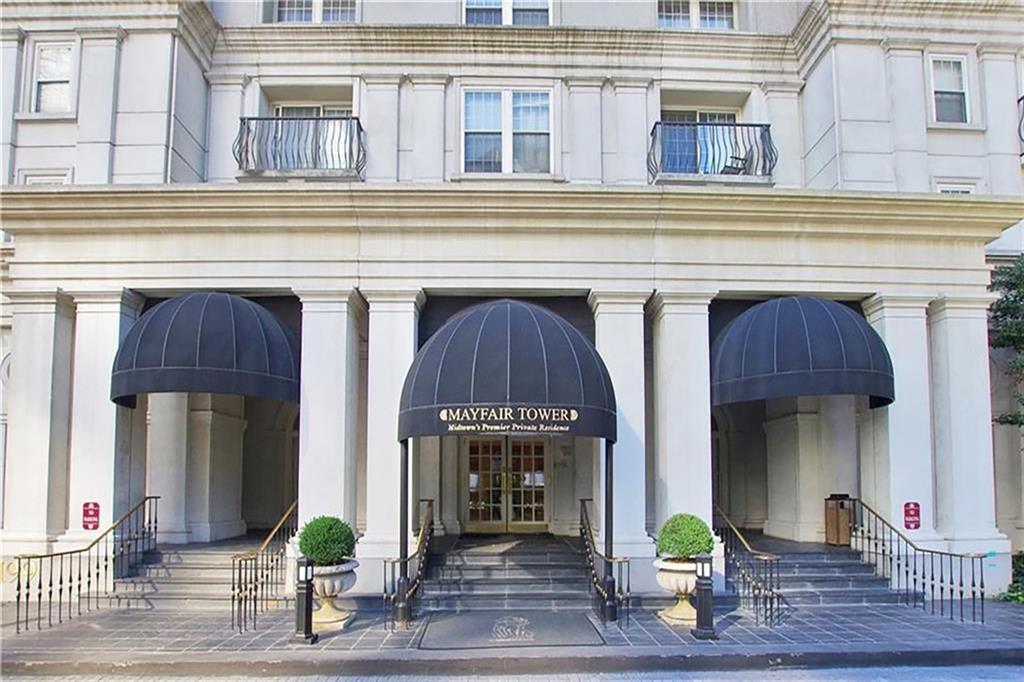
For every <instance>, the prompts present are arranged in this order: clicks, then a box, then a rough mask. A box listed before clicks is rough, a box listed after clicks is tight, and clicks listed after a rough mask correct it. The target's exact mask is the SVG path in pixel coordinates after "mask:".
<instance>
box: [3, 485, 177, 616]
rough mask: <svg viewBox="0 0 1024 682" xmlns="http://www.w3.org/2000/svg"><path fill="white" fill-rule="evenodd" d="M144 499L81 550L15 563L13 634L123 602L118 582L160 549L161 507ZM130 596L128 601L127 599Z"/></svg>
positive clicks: (20, 559) (150, 498)
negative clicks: (159, 519) (33, 625)
mask: <svg viewBox="0 0 1024 682" xmlns="http://www.w3.org/2000/svg"><path fill="white" fill-rule="evenodd" d="M159 499H160V497H159V496H156V495H150V496H147V497H144V498H142V499H141V500H139V502H137V503H136V504H135V506H133V507H132V508H131V509H129V510H128V511H127V512H125V513H124V514H123V515H122V516H121V517H120V518H119V519H117V520H116V521H114V523H112V524H111V525H110V527H108V528H107V529H106V530H104V531H103V532H102V533H100V534H99V535H98V536H97V537H96V539H95V540H93V541H92V542H90V543H89V544H88V545H86V546H85V547H83V548H82V549H74V550H69V551H66V552H52V553H50V554H32V555H27V554H23V555H20V556H16V557H14V562H15V564H16V570H15V578H14V595H15V602H16V604H15V632H18V633H20V632H21V631H22V630H28V629H30V628H31V624H32V622H33V621H35V626H36V629H37V630H42V629H43V622H44V621H45V622H46V625H47V627H53V625H54V618H55V617H56V622H57V624H60V623H63V622H64V621H65V620H71V619H72V618H73V617H75V616H81V615H82V611H83V609H84V610H85V611H86V612H88V611H92V610H93V609H94V608H100V607H101V606H102V604H103V603H104V602H106V603H107V605H108V606H112V605H114V602H116V601H119V600H120V595H118V594H117V579H118V578H124V577H126V576H128V575H130V574H131V570H132V569H133V568H134V567H135V566H136V565H138V564H139V563H140V562H142V561H143V559H144V557H145V555H146V553H147V552H151V551H153V550H155V549H156V534H157V525H158V517H157V501H158V500H159ZM125 596H127V595H125Z"/></svg>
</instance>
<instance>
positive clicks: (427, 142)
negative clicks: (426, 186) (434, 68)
mask: <svg viewBox="0 0 1024 682" xmlns="http://www.w3.org/2000/svg"><path fill="white" fill-rule="evenodd" d="M450 82H451V79H450V78H449V77H448V76H446V75H437V76H428V75H418V76H413V77H412V99H413V103H414V106H413V107H412V109H413V111H414V112H415V114H414V115H413V116H412V121H411V139H410V140H409V144H410V145H411V147H412V179H413V180H414V181H416V182H441V181H443V180H444V138H445V135H444V122H445V89H446V88H447V86H448V83H450Z"/></svg>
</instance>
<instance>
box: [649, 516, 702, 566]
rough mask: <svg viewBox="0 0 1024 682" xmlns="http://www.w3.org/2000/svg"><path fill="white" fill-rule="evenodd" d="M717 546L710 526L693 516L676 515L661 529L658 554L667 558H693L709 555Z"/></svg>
mask: <svg viewBox="0 0 1024 682" xmlns="http://www.w3.org/2000/svg"><path fill="white" fill-rule="evenodd" d="M714 546H715V539H714V537H713V536H712V535H711V529H710V528H708V524H706V523H704V520H703V519H702V518H700V517H699V516H694V515H693V514H676V515H674V516H672V517H671V518H670V519H669V520H668V521H666V522H665V525H664V526H662V527H661V533H659V534H658V554H659V555H661V556H665V557H680V558H681V557H692V556H697V555H698V554H707V553H709V552H710V551H711V550H712V549H713V548H714Z"/></svg>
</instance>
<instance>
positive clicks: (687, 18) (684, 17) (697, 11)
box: [658, 0, 736, 29]
mask: <svg viewBox="0 0 1024 682" xmlns="http://www.w3.org/2000/svg"><path fill="white" fill-rule="evenodd" d="M735 15H736V8H735V3H734V2H730V1H729V0H725V1H724V2H721V1H720V2H702V1H701V0H658V26H660V27H661V28H698V27H699V28H707V29H733V28H736V19H735Z"/></svg>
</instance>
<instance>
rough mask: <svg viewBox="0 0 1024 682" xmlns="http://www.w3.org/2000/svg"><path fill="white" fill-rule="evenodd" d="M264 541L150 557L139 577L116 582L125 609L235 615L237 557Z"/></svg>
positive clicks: (170, 550) (168, 549) (170, 549)
mask: <svg viewBox="0 0 1024 682" xmlns="http://www.w3.org/2000/svg"><path fill="white" fill-rule="evenodd" d="M260 539H261V537H258V536H247V537H241V538H233V539H231V540H224V541H221V542H213V543H203V544H191V545H163V546H161V547H160V548H159V549H157V550H156V551H153V552H149V553H147V554H146V557H145V560H144V561H143V562H142V563H141V564H139V565H138V566H136V567H135V568H134V575H132V576H130V577H127V578H120V579H118V580H117V581H116V594H117V599H118V603H119V605H120V606H122V607H129V608H143V609H176V610H189V611H223V612H224V613H225V614H227V613H230V612H231V557H232V556H234V555H235V554H238V553H240V552H244V551H247V550H251V549H255V548H256V547H258V546H259V542H260Z"/></svg>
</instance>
